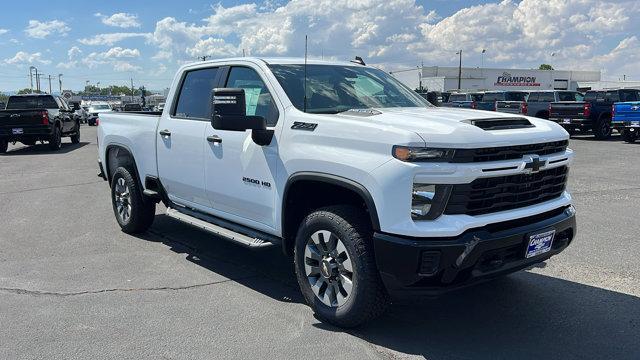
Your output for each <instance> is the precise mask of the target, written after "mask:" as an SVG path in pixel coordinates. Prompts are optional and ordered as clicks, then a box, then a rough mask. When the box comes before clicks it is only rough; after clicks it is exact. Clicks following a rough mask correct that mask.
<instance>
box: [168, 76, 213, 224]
mask: <svg viewBox="0 0 640 360" xmlns="http://www.w3.org/2000/svg"><path fill="white" fill-rule="evenodd" d="M217 76H218V69H217V68H203V69H196V70H191V71H188V72H185V75H184V77H183V79H182V81H181V85H180V89H179V90H178V91H179V92H178V95H177V100H176V104H175V106H174V108H173V109H171V111H167V112H164V114H163V115H162V117H161V118H160V123H159V125H158V133H157V134H156V139H157V141H156V143H157V149H158V150H157V152H158V174H159V177H160V181H161V182H162V185H163V186H164V188H165V190H166V191H167V195H168V196H169V199H170V200H171V201H173V202H175V203H178V204H181V205H186V206H189V207H192V208H195V209H198V210H203V211H206V210H207V209H209V208H210V207H211V204H210V202H209V200H208V198H207V195H206V193H205V183H204V181H205V178H204V150H205V144H206V143H207V141H206V139H205V129H206V128H208V127H210V125H209V121H210V120H209V116H210V113H211V107H210V96H211V91H212V90H213V88H214V87H215V84H216V81H217V80H218V79H217Z"/></svg>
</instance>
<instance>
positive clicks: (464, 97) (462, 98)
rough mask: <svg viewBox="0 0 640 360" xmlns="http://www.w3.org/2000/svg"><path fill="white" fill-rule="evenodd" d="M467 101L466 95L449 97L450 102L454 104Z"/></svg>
mask: <svg viewBox="0 0 640 360" xmlns="http://www.w3.org/2000/svg"><path fill="white" fill-rule="evenodd" d="M466 100H467V95H465V94H451V96H449V101H451V102H453V101H466Z"/></svg>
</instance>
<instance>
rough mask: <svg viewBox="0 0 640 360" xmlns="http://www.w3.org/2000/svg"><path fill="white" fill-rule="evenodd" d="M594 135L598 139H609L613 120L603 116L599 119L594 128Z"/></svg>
mask: <svg viewBox="0 0 640 360" xmlns="http://www.w3.org/2000/svg"><path fill="white" fill-rule="evenodd" d="M593 134H594V135H595V136H596V139H599V140H604V139H608V138H609V137H610V136H611V118H609V117H607V116H603V117H601V118H600V119H598V121H596V123H595V126H594V128H593Z"/></svg>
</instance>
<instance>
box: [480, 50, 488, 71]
mask: <svg viewBox="0 0 640 360" xmlns="http://www.w3.org/2000/svg"><path fill="white" fill-rule="evenodd" d="M486 52H487V49H482V53H481V56H482V63H481V64H482V66H481V68H484V53H486Z"/></svg>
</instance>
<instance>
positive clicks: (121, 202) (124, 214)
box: [114, 178, 131, 223]
mask: <svg viewBox="0 0 640 360" xmlns="http://www.w3.org/2000/svg"><path fill="white" fill-rule="evenodd" d="M114 193H115V194H114V195H115V198H116V210H117V212H118V217H119V218H120V220H121V221H122V222H123V223H126V222H127V221H129V218H130V217H131V192H130V191H129V187H128V186H127V183H126V182H125V180H124V178H119V179H118V181H117V182H116V188H115V190H114Z"/></svg>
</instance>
